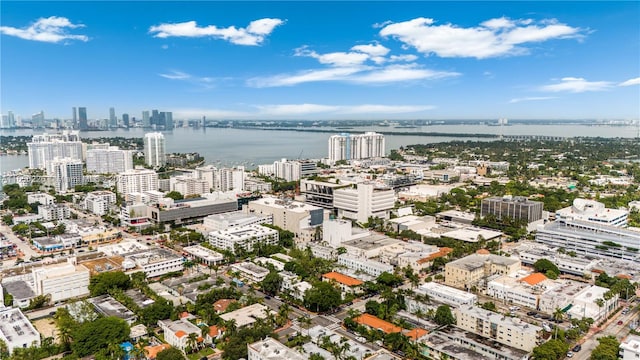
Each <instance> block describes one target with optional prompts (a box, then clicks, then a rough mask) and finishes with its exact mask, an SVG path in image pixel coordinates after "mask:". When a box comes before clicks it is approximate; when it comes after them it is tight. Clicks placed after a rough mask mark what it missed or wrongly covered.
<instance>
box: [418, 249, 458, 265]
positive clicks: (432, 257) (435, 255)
mask: <svg viewBox="0 0 640 360" xmlns="http://www.w3.org/2000/svg"><path fill="white" fill-rule="evenodd" d="M452 251H453V249H452V248H448V247H441V248H439V249H438V252H437V253H433V254H431V255H429V256H427V257H426V258H422V259H420V260H418V264H423V263H425V262H429V261H433V260H435V259H437V258H439V257H443V256H447V255H449V253H450V252H452Z"/></svg>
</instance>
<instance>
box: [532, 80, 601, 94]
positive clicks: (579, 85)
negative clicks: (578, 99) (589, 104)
mask: <svg viewBox="0 0 640 360" xmlns="http://www.w3.org/2000/svg"><path fill="white" fill-rule="evenodd" d="M612 85H613V83H611V82H610V81H587V80H585V79H583V78H575V77H565V78H562V79H560V82H559V83H556V84H550V85H545V86H542V87H540V90H542V91H548V92H572V93H582V92H587V91H604V90H608V89H610V88H611V86H612Z"/></svg>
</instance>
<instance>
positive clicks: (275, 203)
mask: <svg viewBox="0 0 640 360" xmlns="http://www.w3.org/2000/svg"><path fill="white" fill-rule="evenodd" d="M251 204H257V205H264V206H269V207H272V208H275V209H283V210H288V211H292V212H297V213H304V212H307V211H312V210H321V209H322V208H321V207H318V206H313V205H309V204H305V203H303V202H299V201H289V200H280V199H278V198H262V199H257V200H254V201H251V202H249V207H251Z"/></svg>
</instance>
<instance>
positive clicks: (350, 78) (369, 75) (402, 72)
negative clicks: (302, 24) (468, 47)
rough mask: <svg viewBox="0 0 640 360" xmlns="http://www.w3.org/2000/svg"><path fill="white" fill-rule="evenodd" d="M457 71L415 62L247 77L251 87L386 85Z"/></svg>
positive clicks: (452, 75)
mask: <svg viewBox="0 0 640 360" xmlns="http://www.w3.org/2000/svg"><path fill="white" fill-rule="evenodd" d="M459 75H460V74H459V73H456V72H446V71H433V70H429V69H423V68H420V67H418V66H417V65H389V66H386V67H371V66H368V67H367V66H355V67H336V68H329V69H319V70H307V71H303V72H299V73H294V74H280V75H276V76H272V77H258V78H253V79H250V80H249V81H248V82H247V84H248V85H249V86H251V87H258V88H262V87H278V86H291V85H298V84H302V83H308V82H321V81H342V82H349V83H360V84H388V83H392V82H402V81H416V80H435V79H442V78H447V77H455V76H459Z"/></svg>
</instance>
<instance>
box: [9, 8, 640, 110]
mask: <svg viewBox="0 0 640 360" xmlns="http://www.w3.org/2000/svg"><path fill="white" fill-rule="evenodd" d="M401 5H402V6H399V5H398V3H390V2H372V3H363V2H346V3H330V4H326V3H317V2H286V3H281V2H240V3H230V2H189V3H176V2H67V3H63V2H42V3H38V6H34V2H5V3H3V11H2V15H1V20H2V21H1V22H2V24H3V26H0V33H1V35H0V36H2V45H3V48H4V52H3V62H2V74H3V75H2V80H1V85H2V88H3V90H4V91H2V94H1V104H0V105H1V111H2V114H6V113H7V112H8V111H12V112H13V113H14V114H15V115H16V116H22V117H23V118H27V117H30V116H31V114H34V113H38V112H40V111H44V113H45V114H46V115H47V118H63V119H68V118H71V117H72V111H71V109H72V108H73V107H77V108H78V109H80V106H81V107H83V108H86V109H87V112H88V113H89V114H88V117H89V118H90V119H96V118H104V119H109V118H110V114H109V109H110V108H115V110H116V113H115V115H116V117H117V118H119V119H120V118H121V116H122V114H123V113H127V114H129V115H130V116H134V117H136V118H138V117H140V116H141V114H142V111H143V110H145V109H146V110H150V109H155V108H162V109H166V110H168V111H172V112H173V117H174V118H175V119H198V118H201V117H202V116H206V117H207V119H210V120H216V119H238V120H242V119H249V120H255V119H266V120H268V119H284V120H286V119H308V120H333V119H374V120H375V119H466V118H474V119H478V118H480V119H489V118H503V117H504V118H511V119H573V118H581V119H583V118H584V119H596V118H605V119H638V118H639V117H640V114H639V110H638V109H640V86H639V85H640V77H639V76H640V67H639V66H638V64H639V60H640V49H639V46H640V33H638V31H637V14H638V12H639V10H640V4H639V3H637V2H606V3H605V2H568V3H565V2H553V3H548V2H544V3H532V2H511V3H508V4H505V3H504V2H466V3H462V2H407V3H402V4H401ZM463 7H464V9H465V11H463V12H461V11H460V9H461V8H463ZM79 117H80V118H81V119H82V116H79Z"/></svg>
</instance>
